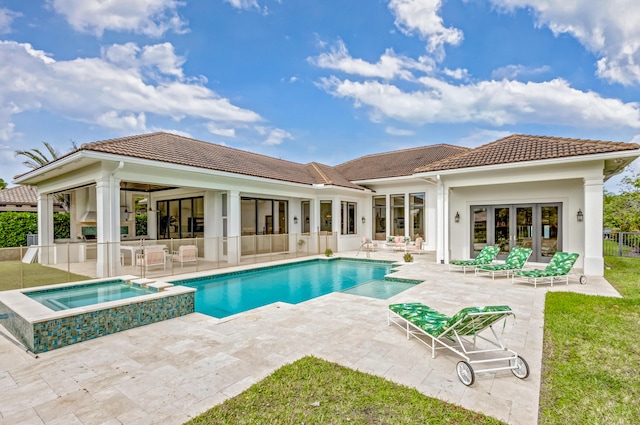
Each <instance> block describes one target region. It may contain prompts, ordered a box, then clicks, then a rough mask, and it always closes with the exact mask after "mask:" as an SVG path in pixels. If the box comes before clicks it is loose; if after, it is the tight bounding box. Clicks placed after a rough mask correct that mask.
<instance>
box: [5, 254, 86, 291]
mask: <svg viewBox="0 0 640 425" xmlns="http://www.w3.org/2000/svg"><path fill="white" fill-rule="evenodd" d="M87 279H90V277H87V276H82V275H79V274H73V273H68V272H66V271H62V270H59V269H56V268H53V267H45V266H42V265H40V264H24V263H22V262H21V261H0V291H6V290H7V289H21V288H31V287H33V286H40V285H51V284H54V283H63V282H75V281H78V280H87Z"/></svg>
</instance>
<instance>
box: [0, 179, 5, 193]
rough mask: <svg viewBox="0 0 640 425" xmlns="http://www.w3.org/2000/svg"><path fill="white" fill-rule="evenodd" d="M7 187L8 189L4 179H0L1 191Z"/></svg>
mask: <svg viewBox="0 0 640 425" xmlns="http://www.w3.org/2000/svg"><path fill="white" fill-rule="evenodd" d="M5 187H7V182H6V181H4V179H2V178H0V190H2V189H4V188H5Z"/></svg>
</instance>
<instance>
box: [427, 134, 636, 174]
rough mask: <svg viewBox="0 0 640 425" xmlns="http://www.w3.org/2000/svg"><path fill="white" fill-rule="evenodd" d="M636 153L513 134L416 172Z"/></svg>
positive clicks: (619, 146) (617, 145) (624, 147)
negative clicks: (611, 153)
mask: <svg viewBox="0 0 640 425" xmlns="http://www.w3.org/2000/svg"><path fill="white" fill-rule="evenodd" d="M637 149H640V145H638V144H636V143H621V142H604V141H601V140H583V139H568V138H561V137H547V136H528V135H523V134H513V135H511V136H507V137H505V138H502V139H500V140H496V141H495V142H491V143H488V144H486V145H483V146H480V147H478V148H476V149H473V150H469V151H468V152H465V153H461V154H459V155H456V156H453V157H450V158H446V159H443V160H442V161H438V162H435V163H431V164H428V165H425V166H423V167H420V168H418V169H417V170H416V172H430V171H443V170H453V169H460V168H470V167H482V166H489V165H498V164H508V163H517V162H528V161H541V160H545V159H558V158H567V157H575V156H582V155H593V154H600V153H610V152H621V151H629V150H637Z"/></svg>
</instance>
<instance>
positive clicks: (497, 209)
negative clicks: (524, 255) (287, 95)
mask: <svg viewBox="0 0 640 425" xmlns="http://www.w3.org/2000/svg"><path fill="white" fill-rule="evenodd" d="M561 208H562V205H561V204H528V205H527V204H524V205H513V204H511V205H476V206H472V207H471V223H470V226H471V234H472V240H471V252H472V254H473V256H474V257H475V256H476V255H478V253H479V252H480V250H482V248H483V247H485V246H486V245H498V246H499V247H500V252H499V254H498V259H505V258H506V257H507V255H509V252H510V251H511V249H513V247H515V246H519V247H526V248H531V249H532V250H533V253H532V255H531V258H530V261H533V262H549V260H550V258H551V257H552V256H553V254H554V253H555V252H556V251H557V250H560V247H561V240H560V234H561V232H560V227H559V226H560V220H559V217H561Z"/></svg>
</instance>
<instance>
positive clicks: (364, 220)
mask: <svg viewBox="0 0 640 425" xmlns="http://www.w3.org/2000/svg"><path fill="white" fill-rule="evenodd" d="M366 222H367V219H366V218H365V217H364V216H362V224H364V223H366Z"/></svg>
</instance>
